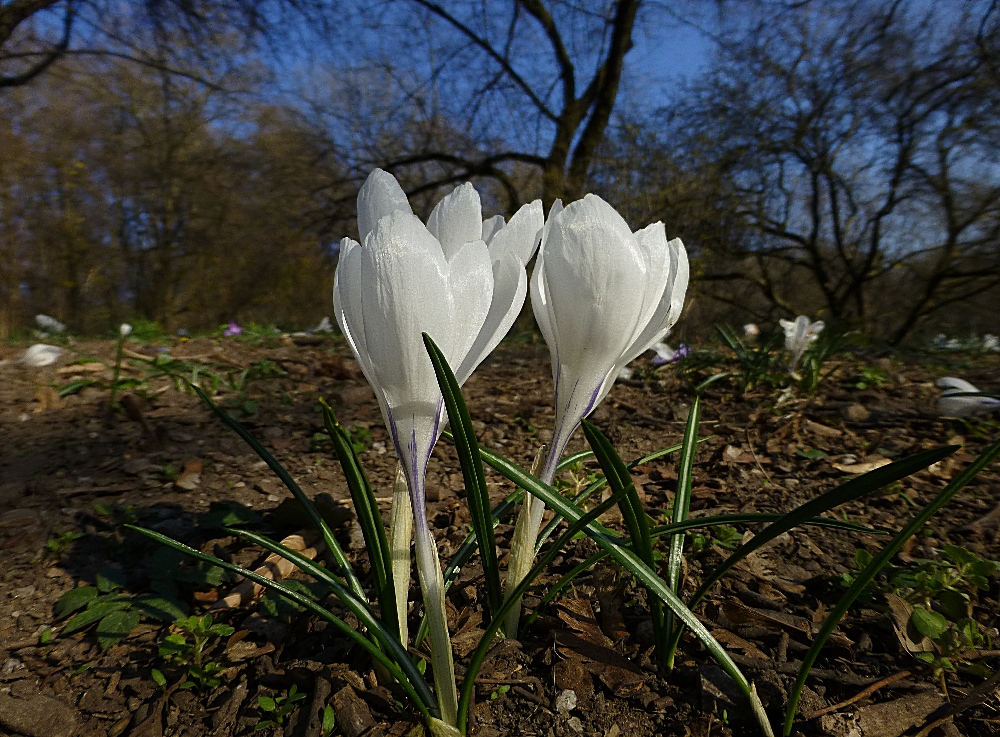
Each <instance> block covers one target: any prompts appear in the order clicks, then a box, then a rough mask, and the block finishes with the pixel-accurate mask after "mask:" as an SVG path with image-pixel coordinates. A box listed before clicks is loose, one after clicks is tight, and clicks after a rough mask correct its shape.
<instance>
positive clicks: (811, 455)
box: [795, 449, 827, 461]
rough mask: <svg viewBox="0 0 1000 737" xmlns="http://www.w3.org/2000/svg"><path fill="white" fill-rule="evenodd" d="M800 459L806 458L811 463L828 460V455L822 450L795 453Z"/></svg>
mask: <svg viewBox="0 0 1000 737" xmlns="http://www.w3.org/2000/svg"><path fill="white" fill-rule="evenodd" d="M795 455H797V456H799V458H805V459H806V460H809V461H817V460H819V459H820V458H826V457H827V454H826V453H825V452H824V451H822V450H815V449H813V450H800V451H798V452H796V453H795Z"/></svg>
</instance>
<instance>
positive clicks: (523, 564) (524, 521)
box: [503, 438, 566, 638]
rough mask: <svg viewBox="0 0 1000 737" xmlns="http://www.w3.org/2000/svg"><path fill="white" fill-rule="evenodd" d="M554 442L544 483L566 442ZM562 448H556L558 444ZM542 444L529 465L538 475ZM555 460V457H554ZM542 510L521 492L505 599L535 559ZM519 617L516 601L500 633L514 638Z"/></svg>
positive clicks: (553, 472) (551, 475) (538, 501)
mask: <svg viewBox="0 0 1000 737" xmlns="http://www.w3.org/2000/svg"><path fill="white" fill-rule="evenodd" d="M558 440H559V439H558V438H557V439H556V442H555V443H553V445H552V448H551V449H550V451H549V456H548V458H546V461H545V468H544V470H543V472H542V477H541V480H542V481H544V482H545V483H546V484H550V483H552V479H553V478H554V477H555V475H556V466H557V465H558V463H559V458H560V457H561V456H562V452H563V448H565V447H566V443H565V442H562V443H560V442H558ZM560 445H561V446H562V447H558V446H560ZM544 451H545V446H542V447H541V448H539V449H538V453H537V454H536V455H535V461H534V463H532V464H531V475H532V476H537V475H538V467H539V466H540V465H541V462H542V454H543V453H544ZM553 459H555V460H553ZM544 513H545V502H543V501H542V500H541V499H536V498H535V497H533V496H532V495H531V494H527V493H526V494H525V495H524V502H522V504H521V511H520V512H519V513H518V515H517V523H516V524H515V525H514V536H513V537H512V538H511V541H510V562H509V563H508V564H507V580H506V581H504V601H506V600H507V599H508V598H509V592H511V591H513V590H514V589H516V588H517V585H518V584H519V583H521V581H522V580H523V579H524V577H525V576H526V575H528V571H530V570H531V566H532V564H533V563H534V561H535V540H537V539H538V530H539V528H540V527H541V524H542V515H543V514H544ZM520 619H521V602H520V601H518V602H517V604H515V605H514V606H513V607H511V609H510V611H509V612H507V616H506V618H505V619H504V624H503V633H504V636H505V637H509V638H515V637H517V623H518V622H519V621H520Z"/></svg>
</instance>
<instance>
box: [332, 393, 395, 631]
mask: <svg viewBox="0 0 1000 737" xmlns="http://www.w3.org/2000/svg"><path fill="white" fill-rule="evenodd" d="M319 403H320V406H321V407H322V408H323V422H324V424H325V426H326V431H327V434H328V435H329V436H330V438H331V439H332V440H333V448H334V451H335V452H336V454H337V459H338V460H339V461H340V467H341V469H343V471H344V477H345V479H346V480H347V488H348V489H349V490H350V492H351V501H352V502H353V503H354V510H355V512H356V514H357V518H358V523H359V524H360V525H361V533H362V535H363V536H364V540H365V548H366V549H367V551H368V560H369V561H370V563H371V567H372V575H373V577H374V578H375V595H376V597H377V598H378V603H379V608H380V609H381V610H382V611H383V612H395V611H396V588H395V586H394V585H393V576H392V556H391V553H390V551H389V542H388V540H387V539H386V535H385V525H384V524H382V513H381V512H380V511H379V508H378V502H377V501H375V494H374V492H373V491H372V487H371V484H370V483H369V481H368V476H367V474H366V473H365V470H364V468H363V467H362V465H361V461H360V460H358V453H357V448H356V447H355V446H354V444H353V443H352V442H351V436H350V434H349V433H348V432H347V429H346V428H344V426H343V425H341V424H340V423H339V422H338V421H337V416H336V415H335V414H334V413H333V409H332V408H331V407H330V405H329V404H327V403H326V401H325V400H323V399H320V400H319ZM385 622H386V625H387V626H388V627H389V630H390V631H391V632H393V633H394V634H395V635H396V637H397V638H398V637H399V622H398V621H397V620H396V619H394V618H391V617H387V618H386V619H385Z"/></svg>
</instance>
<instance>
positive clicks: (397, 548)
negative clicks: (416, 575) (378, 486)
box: [383, 463, 413, 647]
mask: <svg viewBox="0 0 1000 737" xmlns="http://www.w3.org/2000/svg"><path fill="white" fill-rule="evenodd" d="M412 538H413V510H412V509H411V508H410V498H409V492H408V491H407V487H406V474H405V473H403V464H402V463H400V464H397V466H396V480H395V482H394V483H393V486H392V511H391V512H390V516H389V550H390V555H391V557H392V584H393V588H394V589H395V590H396V617H397V618H398V619H399V641H400V642H401V643H402V644H403V647H406V646H407V645H408V643H409V631H408V630H407V625H406V614H407V603H408V602H409V600H410V540H411V539H412ZM383 616H384V615H383Z"/></svg>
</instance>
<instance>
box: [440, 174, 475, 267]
mask: <svg viewBox="0 0 1000 737" xmlns="http://www.w3.org/2000/svg"><path fill="white" fill-rule="evenodd" d="M427 229H428V230H429V231H430V232H431V235H433V236H434V237H435V238H437V239H438V240H439V241H440V242H441V248H443V249H444V254H445V258H447V259H448V260H449V261H451V259H452V257H453V256H454V255H455V254H456V253H458V249H460V248H461V247H462V246H464V245H465V244H466V243H470V242H472V241H478V240H482V238H483V210H482V206H481V205H480V202H479V192H477V191H476V188H475V187H473V186H472V184H471V183H470V182H466V183H465V184H463V185H462V186H460V187H455V189H454V190H453V191H452V192H451V194H449V195H448V196H447V197H445V198H444V199H443V200H441V201H440V202H439V203H437V206H436V207H435V208H434V210H433V211H432V212H431V216H430V219H429V220H428V221H427Z"/></svg>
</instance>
